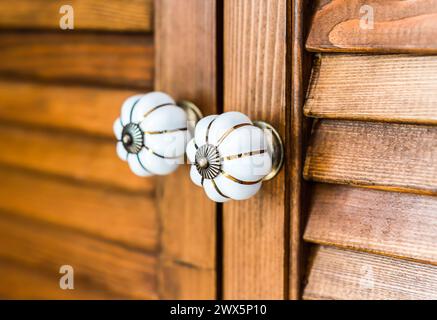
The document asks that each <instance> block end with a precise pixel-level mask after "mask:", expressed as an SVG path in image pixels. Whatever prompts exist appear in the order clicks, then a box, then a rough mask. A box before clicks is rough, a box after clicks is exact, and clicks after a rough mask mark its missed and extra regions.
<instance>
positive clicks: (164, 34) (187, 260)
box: [155, 0, 218, 299]
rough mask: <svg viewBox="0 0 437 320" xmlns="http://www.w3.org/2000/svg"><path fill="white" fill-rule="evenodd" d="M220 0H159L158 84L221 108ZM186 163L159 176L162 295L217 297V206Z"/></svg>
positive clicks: (209, 109) (205, 108)
mask: <svg viewBox="0 0 437 320" xmlns="http://www.w3.org/2000/svg"><path fill="white" fill-rule="evenodd" d="M217 5H218V4H217V3H216V0H184V1H180V0H156V1H155V17H156V19H155V30H156V36H155V40H156V78H155V89H156V90H162V91H165V92H168V93H169V94H171V95H172V96H173V97H175V98H176V99H184V100H189V101H192V102H194V103H196V104H197V105H198V106H199V108H200V109H201V110H202V112H203V113H204V115H209V114H214V113H216V110H217V69H216V64H217V62H216V59H217V57H216V50H217V49H216V44H217V37H218V35H217V34H216V27H217V25H216V24H217V20H216V18H217V11H216V8H217ZM188 169H189V168H188V166H183V167H182V168H179V170H178V171H177V172H176V173H173V174H171V175H169V176H166V177H163V178H160V179H159V182H158V197H157V203H158V207H159V212H160V219H161V229H160V231H161V233H160V236H161V250H162V252H161V264H160V266H161V269H160V278H159V280H160V281H159V288H160V293H161V297H163V298H168V299H182V298H183V299H199V298H201V299H214V298H216V297H217V292H216V291H217V290H216V289H217V288H216V250H215V248H216V210H215V209H216V206H215V204H214V203H213V202H212V201H210V200H209V199H207V197H206V196H205V194H204V192H203V190H202V189H201V188H198V187H196V186H195V185H194V184H193V183H192V181H191V179H190V177H189V171H188Z"/></svg>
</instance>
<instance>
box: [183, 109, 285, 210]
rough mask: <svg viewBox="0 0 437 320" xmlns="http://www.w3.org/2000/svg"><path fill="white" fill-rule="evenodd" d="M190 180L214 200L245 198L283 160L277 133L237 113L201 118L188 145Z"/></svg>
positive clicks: (259, 186) (275, 169)
mask: <svg viewBox="0 0 437 320" xmlns="http://www.w3.org/2000/svg"><path fill="white" fill-rule="evenodd" d="M187 156H188V159H189V161H190V162H191V164H192V166H191V171H190V175H191V180H193V182H194V183H195V184H196V185H198V186H200V187H203V188H204V190H205V192H206V194H207V195H208V197H209V198H210V199H211V200H213V201H216V202H226V201H228V200H230V199H234V200H245V199H248V198H250V197H252V196H253V195H255V194H256V193H257V192H258V190H259V189H260V188H261V184H262V181H263V180H269V179H271V178H273V177H274V176H275V175H276V174H277V172H278V171H279V170H280V168H281V165H282V162H283V147H282V142H281V139H280V136H279V134H278V133H277V131H275V130H274V129H273V128H272V127H271V126H270V125H269V124H267V123H264V122H260V121H258V122H252V121H251V120H250V119H249V118H248V117H247V116H246V115H244V114H242V113H240V112H227V113H224V114H222V115H219V116H217V115H212V116H208V117H205V118H203V119H201V120H200V121H199V122H198V123H197V125H196V128H195V134H194V138H193V139H192V140H191V141H190V142H189V143H188V145H187Z"/></svg>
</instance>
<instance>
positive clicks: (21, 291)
mask: <svg viewBox="0 0 437 320" xmlns="http://www.w3.org/2000/svg"><path fill="white" fill-rule="evenodd" d="M61 276H62V274H56V272H53V270H51V271H49V272H35V269H33V268H32V267H28V266H25V265H22V264H20V263H16V262H11V261H7V260H4V259H2V260H0V299H13V300H15V299H26V300H29V299H30V300H35V299H37V300H41V299H50V300H66V299H74V300H77V299H81V300H95V299H122V298H123V297H125V296H123V295H120V294H115V293H113V292H109V291H106V290H99V289H96V288H93V286H92V285H89V284H88V283H85V282H84V281H82V282H81V285H80V286H79V287H77V286H76V287H75V288H74V290H62V289H60V288H59V278H60V277H61Z"/></svg>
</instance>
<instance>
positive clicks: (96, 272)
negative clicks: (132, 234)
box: [0, 214, 158, 299]
mask: <svg viewBox="0 0 437 320" xmlns="http://www.w3.org/2000/svg"><path fill="white" fill-rule="evenodd" d="M0 230H1V232H0V257H1V259H3V258H4V259H7V260H12V261H16V262H17V263H20V264H23V265H25V266H28V267H31V268H32V269H33V270H34V272H35V273H38V272H46V273H50V274H52V275H53V281H56V282H58V281H59V279H60V274H59V268H60V267H61V266H62V265H70V266H72V267H73V268H74V285H75V287H76V288H83V287H90V286H91V287H92V288H94V289H95V290H104V291H107V292H113V293H115V294H117V295H120V296H122V297H124V298H137V299H153V298H157V287H156V271H157V270H156V268H157V262H158V261H157V258H156V257H155V256H152V255H147V254H145V253H144V252H141V251H137V250H130V249H127V248H125V247H122V246H118V245H114V244H111V243H109V242H106V241H102V240H99V239H96V238H92V237H87V236H84V235H82V234H80V233H76V232H72V231H70V230H68V229H60V228H57V227H51V226H49V225H46V224H40V223H36V222H31V221H29V220H24V219H17V218H13V217H12V216H10V215H5V214H1V215H0ZM11 248H13V250H11ZM39 270H40V271H39ZM2 276H3V275H2Z"/></svg>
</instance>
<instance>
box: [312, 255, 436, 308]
mask: <svg viewBox="0 0 437 320" xmlns="http://www.w3.org/2000/svg"><path fill="white" fill-rule="evenodd" d="M311 260H312V261H311V264H310V269H309V276H308V283H307V285H306V288H305V291H304V298H305V299H338V300H358V299H359V300H425V299H429V300H435V299H437V266H432V265H426V264H420V263H416V262H410V261H402V260H398V259H393V258H388V257H383V256H378V255H373V254H368V253H360V252H354V251H348V250H340V249H336V248H333V247H316V248H315V250H314V252H313V255H312V257H311Z"/></svg>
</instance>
